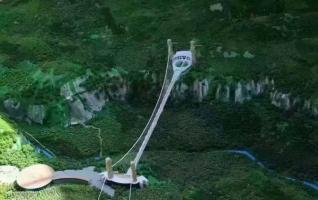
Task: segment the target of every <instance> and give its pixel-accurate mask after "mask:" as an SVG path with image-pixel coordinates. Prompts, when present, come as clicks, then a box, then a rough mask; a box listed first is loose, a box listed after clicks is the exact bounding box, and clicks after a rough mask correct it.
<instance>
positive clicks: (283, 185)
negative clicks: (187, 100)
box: [8, 151, 317, 200]
mask: <svg viewBox="0 0 318 200" xmlns="http://www.w3.org/2000/svg"><path fill="white" fill-rule="evenodd" d="M145 163H147V166H144V168H143V169H142V170H143V173H144V174H149V175H150V174H151V175H152V176H149V175H148V176H149V178H150V180H151V181H152V183H153V185H152V186H151V187H149V188H147V189H144V190H133V193H132V198H133V199H156V200H157V199H198V200H199V199H246V200H248V199H251V200H252V199H253V200H255V199H259V200H261V199H272V200H276V199H277V200H281V199H290V200H307V199H308V200H310V199H315V198H317V194H314V193H312V192H310V191H308V190H305V189H304V188H302V186H300V185H297V184H294V183H291V182H288V181H286V180H283V179H280V178H277V177H275V176H273V175H270V174H267V173H265V172H263V171H262V170H260V169H259V168H258V167H257V166H255V165H254V164H251V163H250V161H248V160H247V159H245V158H243V157H241V156H233V155H229V154H225V153H221V152H210V153H209V152H207V153H182V152H173V151H157V152H151V153H147V154H146V156H145ZM153 176H155V177H156V178H154V177H153ZM158 179H159V180H160V181H159V180H158ZM83 191H85V192H83ZM97 195H98V193H97V191H95V190H92V189H90V188H88V187H84V186H71V185H69V186H54V187H52V188H48V189H45V190H43V191H41V192H14V193H13V194H11V196H9V198H8V199H21V198H22V197H23V199H36V200H42V199H43V200H44V199H47V200H53V199H54V200H62V199H80V200H86V199H87V200H88V199H94V198H96V197H97ZM127 196H128V191H127V189H124V188H117V195H116V198H115V199H124V198H126V197H127Z"/></svg>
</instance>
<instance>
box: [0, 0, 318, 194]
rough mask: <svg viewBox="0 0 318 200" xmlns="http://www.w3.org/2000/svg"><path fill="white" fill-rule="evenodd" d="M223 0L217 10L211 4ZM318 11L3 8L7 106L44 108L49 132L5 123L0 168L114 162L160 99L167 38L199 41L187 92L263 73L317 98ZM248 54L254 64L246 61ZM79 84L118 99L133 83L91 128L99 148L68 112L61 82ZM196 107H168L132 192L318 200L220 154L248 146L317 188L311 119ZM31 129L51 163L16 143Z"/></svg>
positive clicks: (0, 127)
mask: <svg viewBox="0 0 318 200" xmlns="http://www.w3.org/2000/svg"><path fill="white" fill-rule="evenodd" d="M217 3H221V6H222V7H221V8H222V9H221V11H220V10H219V11H218V10H216V11H214V10H213V9H212V7H213V5H215V4H217ZM317 13H318V3H317V1H316V0H288V1H287V0H258V1H256V0H248V1H247V0H212V1H211V0H200V1H194V0H176V1H174V2H173V3H172V2H171V1H168V0H161V1H158V0H147V1H144V0H140V1H128V0H126V1H117V0H108V1H100V0H51V1H41V0H3V1H0V27H1V29H0V77H1V78H0V101H1V102H2V101H3V100H5V99H8V98H14V99H16V100H18V101H19V102H21V105H22V106H25V105H30V104H31V105H39V104H44V105H46V107H47V113H48V114H47V118H46V120H45V124H44V125H43V126H40V125H36V124H32V125H30V124H28V123H26V122H22V121H18V122H16V123H17V124H14V123H13V122H12V123H11V122H10V120H8V119H7V118H4V117H0V135H1V140H0V164H1V165H15V166H18V167H20V168H22V167H25V166H29V165H31V164H33V163H38V162H39V163H47V164H49V165H51V166H53V167H54V168H55V169H56V170H60V169H69V168H76V169H77V168H82V167H86V166H90V165H94V166H97V168H98V170H102V169H103V168H104V161H103V159H100V158H99V151H100V149H102V153H103V155H104V156H106V155H110V156H112V157H113V158H114V160H116V158H119V157H120V156H121V155H123V154H124V153H125V152H126V151H127V150H128V149H129V148H130V146H131V145H132V144H133V143H134V141H135V140H136V139H137V138H138V136H139V134H140V132H141V131H142V129H143V127H144V125H145V124H146V123H147V120H148V118H149V116H150V114H151V110H152V108H153V105H154V103H155V100H156V98H157V95H158V93H159V91H160V84H161V81H160V80H162V78H163V75H164V67H165V65H166V56H167V55H166V44H165V42H166V39H167V38H171V39H172V40H173V41H175V42H176V43H175V44H174V45H175V47H176V49H184V48H186V49H187V48H188V46H189V44H188V41H190V40H191V39H195V40H196V41H197V44H198V53H197V57H198V61H199V63H198V65H197V67H196V68H194V69H192V70H191V72H190V73H189V74H187V76H186V77H185V78H184V81H185V82H187V83H191V82H192V81H193V80H195V79H201V78H206V77H208V78H211V79H212V80H213V82H212V85H211V87H210V90H211V91H214V90H215V89H216V86H217V84H218V83H228V84H232V83H233V82H234V81H240V80H248V79H254V80H259V79H261V78H263V77H265V76H269V77H271V78H274V79H275V84H276V85H277V87H279V88H280V89H281V90H282V91H285V92H290V94H291V95H294V96H299V97H302V98H308V99H317V97H318V93H317V91H318V90H317V89H318V88H317V85H318V84H317V80H318V79H317V77H318V74H317V73H318V60H317V57H318V54H317V52H318V51H317V49H318V36H317V35H318V28H317V27H318V14H317ZM231 51H233V52H235V53H237V54H239V56H238V57H235V58H225V57H224V52H231ZM247 51H248V52H250V53H251V54H252V55H254V56H255V57H254V58H252V59H247V58H244V57H243V54H244V53H245V52H247ZM84 75H85V76H87V82H86V83H85V87H86V88H88V89H89V90H95V89H100V90H106V91H108V90H112V89H114V87H115V86H116V85H117V84H120V83H121V81H122V80H123V79H125V80H126V81H127V82H128V83H129V85H130V88H131V91H130V94H129V97H128V99H127V101H126V102H116V101H114V100H113V99H111V97H109V99H110V101H109V102H107V104H106V107H105V109H104V110H103V111H102V112H100V113H98V114H97V115H96V117H95V118H94V119H93V120H91V121H90V122H89V124H90V125H93V126H95V127H98V128H100V129H101V139H102V141H103V142H102V145H101V146H100V145H99V142H100V139H99V137H98V134H97V133H96V130H95V129H92V128H84V127H83V126H80V125H78V126H72V127H65V122H66V120H67V119H66V118H67V117H68V111H69V110H68V106H67V103H66V101H65V100H64V99H63V97H62V96H61V95H60V87H61V86H62V85H63V84H65V83H67V82H68V81H70V80H73V79H75V78H77V77H79V76H84ZM106 93H107V92H106ZM211 95H212V93H211ZM189 99H190V98H189ZM189 99H186V100H185V101H180V102H172V101H171V102H169V104H168V105H167V109H166V111H165V112H164V113H163V115H162V118H161V120H160V122H159V123H158V126H157V128H156V130H155V133H154V136H153V138H152V140H151V142H150V144H149V147H148V149H147V153H146V156H145V159H144V160H143V162H142V164H141V166H140V169H139V170H140V173H142V174H144V175H146V176H147V177H148V178H149V180H150V182H151V183H152V185H151V187H150V188H147V189H145V190H135V189H134V190H133V199H186V200H190V199H193V200H196V199H220V200H223V199H224V200H225V199H233V200H235V199H253V200H254V199H256V200H258V199H273V200H276V199H277V200H280V199H291V200H307V199H317V198H318V196H317V193H315V192H313V191H311V190H309V189H306V188H304V187H302V186H301V185H300V184H297V183H293V182H291V181H288V180H285V179H282V178H280V177H279V176H278V175H276V174H269V173H268V172H266V171H263V170H261V169H260V168H259V167H258V166H256V165H255V164H253V163H251V162H249V161H247V160H246V159H244V158H242V157H241V156H235V155H231V154H226V153H224V152H222V151H219V150H228V149H248V150H251V151H253V152H254V153H255V154H256V155H257V157H259V158H262V159H264V163H265V164H266V166H267V167H269V168H270V169H274V170H275V171H278V172H279V174H284V175H288V176H293V177H297V178H300V179H309V180H318V176H317V166H318V160H317V153H318V135H317V130H318V127H317V126H318V124H317V122H316V121H317V119H316V118H314V117H313V116H311V115H308V114H307V113H301V112H297V111H294V110H291V111H287V112H283V111H281V110H278V109H275V108H273V107H272V106H271V105H269V103H268V102H267V101H265V100H264V99H261V98H259V99H256V100H255V101H253V102H250V103H247V104H244V105H234V104H231V103H220V102H215V101H213V100H211V99H212V98H211V99H207V100H206V101H205V102H203V103H202V104H200V105H198V104H196V103H193V102H191V101H190V100H189ZM0 105H1V106H0V111H1V112H3V111H4V109H3V108H2V103H0ZM13 124H14V126H13ZM24 131H27V132H28V133H30V134H31V135H32V136H33V137H34V138H36V139H37V140H39V141H40V142H41V143H43V144H44V145H45V146H46V147H47V148H48V149H50V150H51V151H53V152H54V153H55V154H56V155H57V157H56V158H54V159H47V158H45V157H44V156H43V155H40V154H39V153H36V152H35V147H34V146H31V145H26V144H20V139H19V138H20V137H22V134H23V133H24ZM19 134H20V135H19ZM24 136H25V137H26V138H27V139H28V140H29V141H31V142H32V143H34V144H35V145H38V144H37V142H36V141H35V140H34V138H32V137H30V135H24ZM119 169H125V166H124V165H122V166H120V167H119ZM192 172H196V173H195V175H194V174H192ZM116 189H117V196H116V198H117V199H126V198H127V196H128V191H127V189H126V188H122V187H118V188H116ZM97 195H98V191H96V190H94V189H91V188H90V187H87V186H78V185H59V186H56V185H55V186H53V187H49V188H46V189H45V190H43V191H40V192H22V191H17V190H16V189H15V188H12V187H4V186H1V187H0V199H1V198H3V199H39V200H41V199H48V200H49V199H52V200H53V199H56V200H58V199H61V200H62V199H94V198H96V197H97ZM103 198H104V199H107V197H106V196H103ZM116 198H115V199H116Z"/></svg>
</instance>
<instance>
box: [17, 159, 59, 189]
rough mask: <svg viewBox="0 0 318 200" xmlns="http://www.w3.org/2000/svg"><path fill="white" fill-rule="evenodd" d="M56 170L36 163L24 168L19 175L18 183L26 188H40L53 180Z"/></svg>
mask: <svg viewBox="0 0 318 200" xmlns="http://www.w3.org/2000/svg"><path fill="white" fill-rule="evenodd" d="M53 176H54V170H53V169H52V168H51V167H50V166H48V165H44V164H36V165H32V166H30V167H27V168H24V169H23V170H22V171H21V172H20V173H19V175H18V177H17V184H18V185H19V186H20V187H21V188H23V189H26V190H35V189H40V188H43V187H45V186H47V185H48V184H50V183H51V182H52V180H53Z"/></svg>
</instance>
